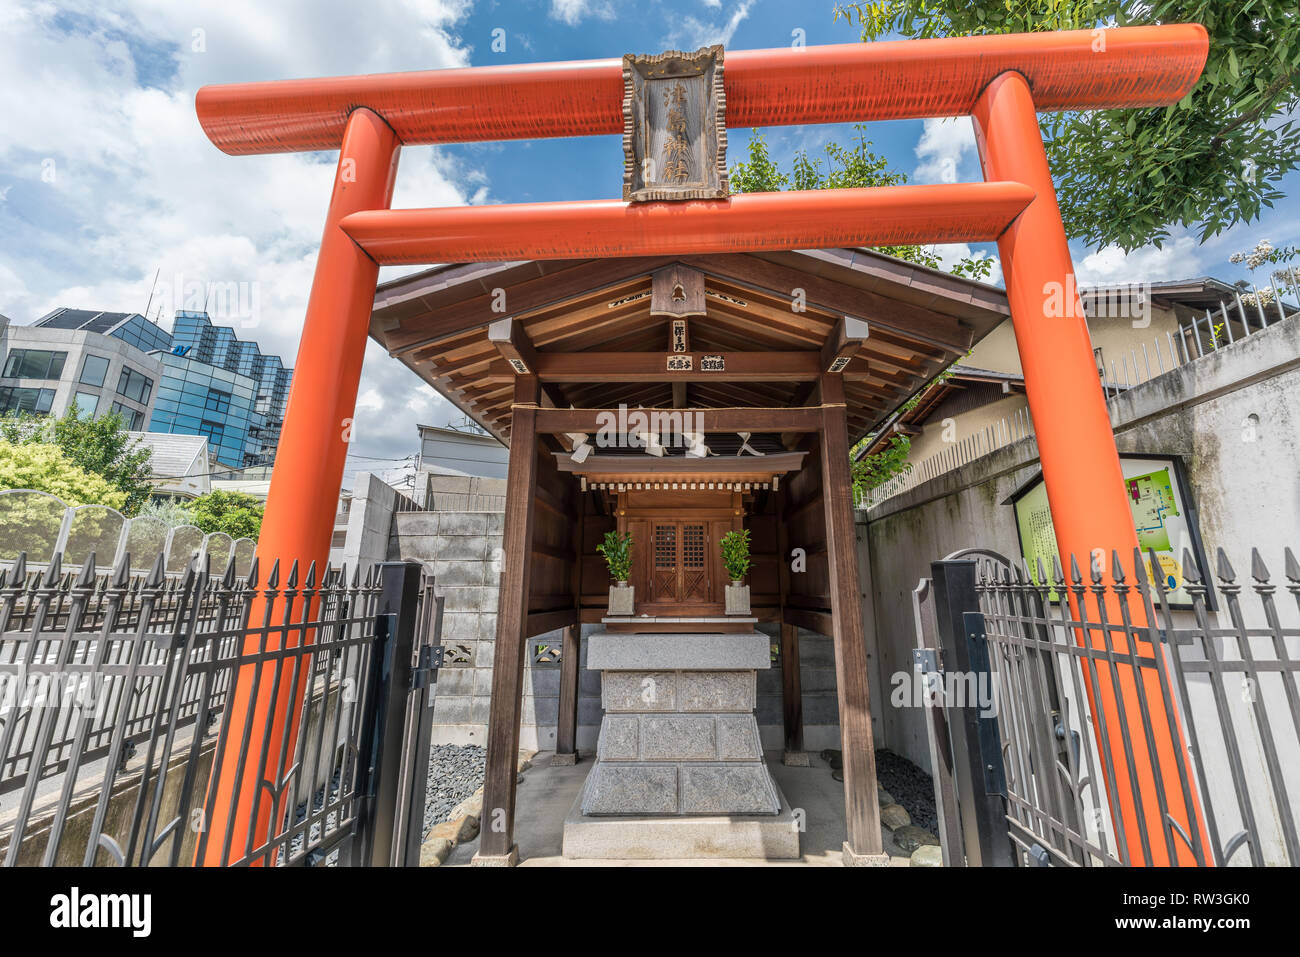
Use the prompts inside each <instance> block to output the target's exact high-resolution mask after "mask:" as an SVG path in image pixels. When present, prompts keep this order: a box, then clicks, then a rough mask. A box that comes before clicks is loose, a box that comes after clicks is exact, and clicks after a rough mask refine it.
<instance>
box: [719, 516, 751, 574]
mask: <svg viewBox="0 0 1300 957" xmlns="http://www.w3.org/2000/svg"><path fill="white" fill-rule="evenodd" d="M718 545H719V547H720V548H721V549H722V564H724V565H726V566H727V574H728V575H730V576H731V580H732V581H733V582H738V581H740V580H741V579H742V578H744V577H745V575H746V574H748V573H749V566H750V565H751V564H752V562H750V560H749V529H745V530H744V531H740V532H734V531H733V532H727V534H726V535H723V536H722V540H721V541H720V542H719V543H718Z"/></svg>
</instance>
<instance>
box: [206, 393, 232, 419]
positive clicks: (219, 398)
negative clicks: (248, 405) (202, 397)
mask: <svg viewBox="0 0 1300 957" xmlns="http://www.w3.org/2000/svg"><path fill="white" fill-rule="evenodd" d="M203 408H204V409H206V410H207V411H208V412H217V413H219V414H221V415H225V414H226V413H227V412H229V411H230V393H229V392H219V391H217V390H216V389H209V390H208V399H207V402H205V403H204V405H203Z"/></svg>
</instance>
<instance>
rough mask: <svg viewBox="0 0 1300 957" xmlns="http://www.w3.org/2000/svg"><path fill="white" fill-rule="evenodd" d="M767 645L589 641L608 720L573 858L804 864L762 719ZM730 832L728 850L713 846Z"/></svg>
mask: <svg viewBox="0 0 1300 957" xmlns="http://www.w3.org/2000/svg"><path fill="white" fill-rule="evenodd" d="M769 642H770V639H769V638H768V637H767V636H766V635H762V634H759V633H757V632H750V633H747V634H745V633H741V634H611V633H609V632H598V633H597V634H594V635H592V636H591V637H590V639H589V644H588V646H587V667H588V668H592V669H596V670H599V671H600V672H601V695H602V703H603V705H604V708H605V717H604V719H603V720H602V722H601V726H600V739H599V743H598V745H597V751H596V763H595V764H594V766H593V767H592V769H591V773H590V774H589V775H588V776H587V781H586V784H585V785H584V786H583V790H582V794H581V796H580V797H579V800H578V803H577V805H576V806H575V808H574V811H573V813H571V814H570V817H569V819H568V820H566V822H565V841H564V843H565V851H564V853H565V856H567V857H577V856H589V857H594V856H600V857H615V856H618V854H619V853H626V854H627V856H630V857H644V856H664V857H708V856H724V857H766V858H790V857H798V855H799V835H798V829H797V827H796V826H795V822H794V820H793V817H792V815H791V813H790V809H789V808H786V807H784V806H783V805H784V802H783V800H782V798H781V794H780V791H779V790H778V789H777V787H776V784H775V782H774V781H773V780H772V776H771V775H770V774H769V773H768V770H767V766H766V765H765V764H764V762H763V749H762V745H761V743H760V741H759V735H758V722H757V720H756V719H755V717H754V705H755V687H756V677H757V671H758V670H759V669H762V668H768V667H771V653H770V645H769ZM609 819H620V821H621V823H616V822H614V821H612V820H609ZM601 820H605V821H606V822H607V823H606V824H604V825H603V826H598V825H597V823H596V822H598V821H601ZM674 820H675V821H676V822H677V823H676V824H674V823H673V822H674ZM584 822H588V823H587V824H586V825H584ZM724 831H725V832H727V833H728V834H729V835H730V837H729V838H728V840H727V841H717V842H712V843H711V842H710V840H709V835H710V834H713V835H714V836H715V837H716V836H718V835H719V834H720V833H722V832H724ZM747 835H748V836H747ZM724 845H725V849H724ZM711 847H712V848H714V849H715V854H710V853H709V848H711ZM620 848H621V851H620ZM654 848H658V849H659V852H653V850H649V851H648V850H647V849H654Z"/></svg>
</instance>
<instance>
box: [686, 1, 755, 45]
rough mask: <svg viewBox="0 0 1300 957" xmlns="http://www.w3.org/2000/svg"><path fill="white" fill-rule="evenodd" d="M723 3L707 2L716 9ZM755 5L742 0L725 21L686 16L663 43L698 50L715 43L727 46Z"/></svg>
mask: <svg viewBox="0 0 1300 957" xmlns="http://www.w3.org/2000/svg"><path fill="white" fill-rule="evenodd" d="M721 5H722V4H721V0H718V2H717V3H709V2H706V3H705V6H706V7H711V8H715V9H716V8H720V7H721ZM753 6H754V3H753V0H741V2H740V3H738V4H736V6H735V8H734V9H732V11H731V16H729V17H727V19H726V21H725V22H723V23H713V22H708V23H706V22H704V21H703V20H700V19H699V18H698V17H693V16H685V17H683V18H682V20H681V24H680V25H679V26H677V27H675V28H674V29H673V31H672V32H671V33H669V34H668V35H667V37H666V38H665V39H664V41H663V45H664V46H665V47H674V48H676V49H680V50H685V51H691V50H698V49H699V48H700V47H707V46H711V45H712V44H714V43H721V44H723V45H724V46H726V45H728V44H730V43H731V38H732V37H733V36H735V34H736V30H738V29H739V28H740V25H741V24H742V23H743V22H744V21H745V20H746V18H748V17H749V11H750V9H751V8H752V7H753Z"/></svg>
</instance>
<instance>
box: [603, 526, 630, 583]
mask: <svg viewBox="0 0 1300 957" xmlns="http://www.w3.org/2000/svg"><path fill="white" fill-rule="evenodd" d="M596 551H598V552H600V553H601V554H602V555H604V556H605V564H606V565H608V566H609V577H610V578H612V579H614V581H616V582H625V581H627V580H628V576H629V575H630V574H632V535H631V533H628V532H625V533H619V532H606V533H605V540H604V541H603V542H601V543H600V544H599V545H597V546H596Z"/></svg>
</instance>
